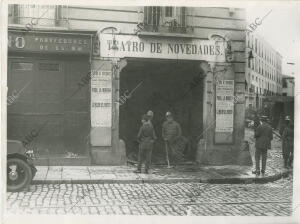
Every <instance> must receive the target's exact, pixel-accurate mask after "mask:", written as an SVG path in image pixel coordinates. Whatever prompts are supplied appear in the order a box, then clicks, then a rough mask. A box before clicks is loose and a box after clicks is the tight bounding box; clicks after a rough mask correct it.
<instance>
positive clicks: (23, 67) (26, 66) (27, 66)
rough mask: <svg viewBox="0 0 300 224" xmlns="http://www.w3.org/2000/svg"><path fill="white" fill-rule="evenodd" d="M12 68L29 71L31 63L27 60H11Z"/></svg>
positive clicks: (31, 67)
mask: <svg viewBox="0 0 300 224" xmlns="http://www.w3.org/2000/svg"><path fill="white" fill-rule="evenodd" d="M11 66H12V70H18V71H31V70H32V69H33V63H29V62H13V63H12V65H11Z"/></svg>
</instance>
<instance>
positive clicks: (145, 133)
mask: <svg viewBox="0 0 300 224" xmlns="http://www.w3.org/2000/svg"><path fill="white" fill-rule="evenodd" d="M137 138H138V141H139V143H140V144H139V164H138V168H137V170H136V171H135V173H141V171H142V163H145V173H148V172H149V167H150V161H151V152H152V149H153V144H154V140H155V139H156V135H155V131H154V129H153V126H152V124H151V123H150V121H149V117H148V116H147V115H146V114H145V115H143V116H142V126H141V128H140V130H139V133H138V136H137Z"/></svg>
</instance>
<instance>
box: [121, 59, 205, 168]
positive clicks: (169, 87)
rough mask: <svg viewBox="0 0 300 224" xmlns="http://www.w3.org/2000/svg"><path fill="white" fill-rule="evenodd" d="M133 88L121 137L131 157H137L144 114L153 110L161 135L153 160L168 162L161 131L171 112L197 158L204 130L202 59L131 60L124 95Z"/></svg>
mask: <svg viewBox="0 0 300 224" xmlns="http://www.w3.org/2000/svg"><path fill="white" fill-rule="evenodd" d="M134 89H135V90H134ZM132 90H134V91H133V92H132V94H131V97H130V98H129V99H126V100H125V102H124V100H123V102H121V103H120V138H121V139H123V140H124V141H125V143H126V153H127V157H128V158H129V159H136V155H137V152H138V144H137V142H136V135H137V133H138V130H139V127H140V125H141V121H140V120H141V115H142V114H145V113H146V112H147V111H148V110H152V111H153V112H154V120H153V124H154V127H155V131H156V134H157V136H158V141H157V142H156V144H155V147H154V151H153V154H152V161H153V162H154V163H164V162H165V159H164V153H165V149H164V142H163V140H162V137H161V130H162V123H163V122H164V120H165V113H166V112H167V111H170V112H172V113H173V115H174V118H175V120H176V121H177V122H178V123H179V124H180V125H181V128H182V134H183V136H185V137H186V139H187V140H188V142H189V143H190V150H189V152H188V156H189V158H190V159H191V160H193V159H194V158H195V152H196V147H197V142H198V140H199V137H201V136H200V135H201V133H202V130H203V73H202V72H201V71H200V68H199V62H194V61H173V60H171V61H170V60H146V59H144V60H128V63H127V66H126V67H125V68H124V69H123V70H122V72H121V75H120V98H121V99H122V96H123V95H128V93H130V92H131V91H132Z"/></svg>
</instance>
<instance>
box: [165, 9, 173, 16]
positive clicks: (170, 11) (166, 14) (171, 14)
mask: <svg viewBox="0 0 300 224" xmlns="http://www.w3.org/2000/svg"><path fill="white" fill-rule="evenodd" d="M165 16H166V17H172V16H173V7H165Z"/></svg>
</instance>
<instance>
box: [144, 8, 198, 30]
mask: <svg viewBox="0 0 300 224" xmlns="http://www.w3.org/2000/svg"><path fill="white" fill-rule="evenodd" d="M191 18H192V17H191V16H188V14H187V8H185V7H159V6H147V7H144V22H143V31H148V32H162V33H165V32H170V33H182V34H185V33H192V31H193V27H192V25H191V24H192V23H191Z"/></svg>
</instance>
